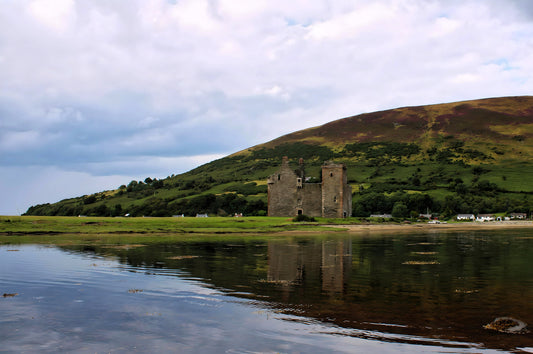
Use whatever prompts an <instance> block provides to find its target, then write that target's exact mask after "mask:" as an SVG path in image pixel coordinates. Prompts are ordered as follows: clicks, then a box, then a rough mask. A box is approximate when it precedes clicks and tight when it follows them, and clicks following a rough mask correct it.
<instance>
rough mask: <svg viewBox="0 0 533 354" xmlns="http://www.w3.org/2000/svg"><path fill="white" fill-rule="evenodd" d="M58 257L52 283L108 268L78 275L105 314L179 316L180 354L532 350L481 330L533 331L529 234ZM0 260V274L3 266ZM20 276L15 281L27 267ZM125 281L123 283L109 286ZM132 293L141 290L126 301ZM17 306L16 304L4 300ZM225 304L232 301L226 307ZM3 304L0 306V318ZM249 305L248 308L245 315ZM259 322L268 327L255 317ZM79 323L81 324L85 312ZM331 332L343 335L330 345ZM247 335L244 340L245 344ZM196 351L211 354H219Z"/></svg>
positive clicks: (193, 246) (15, 277)
mask: <svg viewBox="0 0 533 354" xmlns="http://www.w3.org/2000/svg"><path fill="white" fill-rule="evenodd" d="M61 249H62V250H64V251H67V253H65V255H68V262H67V261H65V264H64V265H65V268H64V269H63V268H61V270H60V271H57V270H55V272H56V273H55V274H56V276H58V278H57V279H54V282H55V283H56V284H60V285H61V284H62V282H64V281H65V279H69V278H72V277H75V276H74V275H76V276H80V273H79V272H77V271H78V270H79V269H78V268H80V267H77V266H75V265H76V264H77V263H80V262H81V263H83V262H85V263H87V262H88V263H89V264H91V263H90V262H94V259H96V260H99V261H104V260H106V262H110V264H111V265H110V266H109V268H105V267H102V266H94V267H91V269H90V272H88V273H85V272H87V269H86V268H84V267H83V266H81V269H83V272H82V273H81V275H83V277H85V278H86V279H85V280H84V283H90V284H92V286H93V287H94V289H93V290H94V291H95V292H101V293H102V295H104V296H105V297H100V298H105V299H106V302H107V305H105V304H104V306H107V307H109V308H113V307H114V306H115V307H120V306H119V305H118V304H122V303H123V302H124V301H125V299H127V300H128V301H129V300H131V299H135V300H138V301H139V302H136V305H135V306H142V308H143V309H145V311H146V312H147V313H152V314H158V313H163V314H169V313H170V314H172V316H174V317H175V318H178V317H179V319H178V320H177V321H178V322H175V323H173V324H172V323H166V322H165V325H168V326H170V327H171V328H181V330H182V331H183V333H186V335H187V336H190V337H191V338H192V337H195V339H191V338H189V339H190V340H188V341H184V340H183V339H181V341H182V342H184V343H185V342H186V343H187V348H188V349H191V348H195V349H197V348H198V346H196V344H195V340H198V341H202V340H201V339H199V338H198V335H194V334H193V333H194V331H201V332H206V333H208V332H209V333H211V334H212V333H214V332H217V333H219V335H220V336H222V337H224V338H225V339H224V340H226V341H227V340H229V338H230V337H231V336H230V335H228V333H227V332H228V330H229V331H233V330H235V331H237V332H241V333H242V335H241V336H240V337H239V339H238V340H237V339H235V340H236V341H238V342H239V346H238V347H235V346H230V347H231V348H233V349H235V348H240V349H239V350H240V351H243V350H242V349H243V348H255V346H254V345H252V344H251V343H255V342H261V343H263V346H262V347H261V348H262V349H261V350H263V351H272V350H277V351H282V352H283V351H285V352H287V351H295V348H299V347H298V346H297V343H304V344H302V345H304V346H306V350H304V349H298V350H300V351H313V348H314V351H316V352H320V351H323V350H326V348H327V349H328V350H339V351H344V350H345V351H348V352H353V350H350V349H354V348H352V347H349V346H348V347H347V348H348V350H346V349H345V348H346V347H344V345H347V344H349V345H352V346H356V347H357V349H358V350H362V351H364V350H363V348H366V349H368V348H367V347H366V346H367V345H370V346H371V347H372V345H371V344H369V342H368V341H367V340H368V339H371V340H372V341H371V342H372V343H374V342H376V343H379V345H380V348H381V349H380V350H381V351H397V350H398V351H401V350H404V351H412V350H420V351H442V350H451V351H453V352H456V351H463V352H465V351H470V350H471V349H472V350H473V351H476V352H477V351H480V348H495V349H500V350H501V349H504V350H518V349H517V348H522V349H523V350H526V349H527V348H529V350H532V351H533V338H532V335H531V333H527V334H522V335H511V334H504V333H499V332H495V331H489V330H486V329H484V328H483V325H485V324H487V323H489V322H491V321H492V320H494V319H495V318H497V317H504V316H511V317H514V318H518V319H520V320H521V321H524V322H526V323H530V324H531V323H533V308H532V307H531V306H530V303H531V301H532V300H533V264H532V263H533V259H532V258H531V257H530V255H531V253H532V251H533V238H532V237H531V232H530V231H513V232H512V233H510V232H509V233H506V234H498V233H494V232H492V233H491V232H470V233H448V234H435V233H433V234H419V235H402V236H339V235H335V236H324V237H287V238H280V237H276V238H272V239H268V240H266V241H265V239H254V238H251V237H249V236H247V237H242V238H239V237H236V238H235V239H232V240H231V241H227V239H226V240H223V241H217V240H216V239H209V241H205V240H203V241H197V242H183V243H168V244H164V243H163V244H148V245H146V246H140V245H129V246H128V245H126V246H124V245H120V246H110V245H108V246H86V245H79V246H61ZM0 250H1V249H0ZM16 253H22V254H24V252H13V254H10V256H14V255H15V254H16ZM4 254H6V253H4ZM4 254H3V255H2V257H3V256H4ZM36 255H37V256H35V255H32V257H38V258H39V259H40V260H46V257H45V256H44V254H43V251H39V252H37V251H36ZM80 255H81V256H82V258H80ZM2 259H3V258H0V263H2V262H7V261H5V260H4V261H2ZM116 261H118V265H117V263H115V262H116ZM29 263H31V262H29ZM85 263H84V264H85ZM7 264H8V265H9V264H10V263H7ZM0 266H2V264H0ZM18 266H20V269H22V270H23V269H24V266H25V265H24V264H22V265H21V264H19V265H18ZM26 266H28V265H26ZM6 269H7V268H6ZM9 269H10V272H9V274H11V275H5V276H3V278H0V281H2V282H5V281H6V279H7V280H9V281H11V283H12V284H11V285H13V287H12V288H10V289H6V290H5V291H4V292H8V291H9V292H11V291H12V292H18V293H21V294H22V291H21V290H20V289H18V288H16V285H17V284H18V285H20V284H19V282H20V279H21V278H24V279H25V280H24V281H25V282H27V283H28V284H32V282H33V281H34V280H32V275H31V274H29V273H28V272H25V273H22V272H21V271H19V268H15V267H14V266H13V265H10V268H9ZM104 269H107V271H104ZM40 271H44V270H43V269H41V270H40ZM124 271H126V273H127V274H131V275H129V276H128V277H123V276H118V277H117V275H119V274H120V275H123V274H124ZM117 272H118V273H117ZM6 274H7V273H6ZM73 274H74V275H73ZM111 275H112V276H111ZM47 276H49V275H47ZM130 276H132V277H135V282H134V283H131V282H130V283H128V285H125V284H124V285H125V286H122V287H120V285H121V284H120V281H118V280H119V279H124V278H126V279H127V278H129V277H130ZM169 276H170V277H169ZM39 279H42V277H41V278H39ZM35 281H37V280H35ZM39 281H43V280H39ZM67 283H68V282H67ZM69 286H71V285H69ZM193 288H194V290H191V289H193ZM117 289H118V290H117ZM131 289H136V290H139V291H138V292H136V291H130V292H129V291H128V290H131ZM140 290H142V291H140ZM22 295H23V294H22ZM228 295H229V296H230V297H229V298H228ZM58 296H60V295H58ZM63 297H64V295H63ZM93 297H95V298H97V299H98V294H97V293H96V294H92V296H88V297H86V298H84V299H82V300H83V301H85V302H90V303H91V304H93V303H97V301H96V300H95V299H94V298H93ZM17 298H20V299H22V298H23V296H18V297H16V298H14V299H11V300H15V299H17ZM230 298H231V299H233V300H231V301H230V302H228V299H230ZM169 299H174V301H173V302H169ZM104 303H105V302H104ZM5 304H6V302H3V303H2V302H0V311H1V310H2V309H4V308H3V307H2V305H5ZM228 304H233V305H231V306H229V305H228ZM213 305H214V306H213ZM243 305H244V307H242V306H243ZM249 306H252V307H254V309H253V310H252V311H253V312H250V310H249ZM229 307H231V308H229ZM58 308H59V307H58ZM222 308H223V309H224V310H223V311H222V310H220V309H222ZM246 308H247V309H246ZM257 308H259V310H258V309H257ZM130 310H131V308H130ZM56 311H59V310H58V309H56ZM174 311H176V312H174ZM265 311H266V312H265ZM114 313H115V314H117V316H119V321H123V322H124V323H129V322H128V321H129V319H128V318H127V317H126V318H124V314H123V312H121V311H114ZM251 313H253V314H254V315H251ZM263 313H266V314H267V315H266V319H267V320H268V321H267V322H268V326H267V325H265V324H264V323H263V322H261V321H258V320H257V318H256V317H257V316H258V315H259V316H262V314H263ZM119 314H120V315H119ZM184 314H186V315H184ZM84 316H90V311H88V312H87V313H86V314H85V315H84ZM129 316H130V317H131V316H133V318H135V315H131V314H130V315H129ZM198 316H200V317H198ZM250 316H252V317H253V318H250ZM254 316H256V317H254ZM104 317H105V316H104ZM163 317H164V316H163ZM274 317H275V318H276V319H283V323H284V324H283V325H280V324H276V325H275V327H276V329H273V328H271V327H269V326H272V324H273V322H272V321H273V318H274ZM156 318H157V316H156ZM106 320H110V319H109V318H106ZM65 321H67V320H66V319H65ZM111 321H113V320H111ZM198 321H200V322H198ZM152 322H153V321H152ZM158 322H159V320H158ZM276 323H277V322H276ZM121 324H122V325H123V323H122V322H121ZM187 324H189V326H193V327H194V330H193V331H192V332H191V331H187V330H185V328H187ZM147 326H148V324H147ZM286 326H288V327H290V328H291V329H288V327H286ZM291 326H292V327H291ZM294 326H296V327H294ZM147 328H150V327H147ZM280 328H283V329H280ZM137 330H138V329H137V328H135V329H132V332H133V333H135V331H137ZM147 330H148V332H150V331H151V330H149V329H147ZM170 330H171V329H170ZM158 331H161V332H162V336H163V337H164V336H165V335H168V333H167V331H169V329H162V328H160V327H158ZM287 331H288V332H287ZM152 332H153V331H152ZM165 333H167V334H165ZM283 333H290V336H289V337H288V336H287V335H284V334H283ZM304 333H305V335H304ZM317 333H322V335H321V336H319V337H320V338H319V339H318V337H315V336H314V335H315V334H317ZM333 333H336V334H338V335H342V336H341V337H339V336H331V334H333ZM122 335H123V334H122ZM317 335H318V334H317ZM324 335H325V337H324ZM0 336H1V335H0ZM246 336H248V337H249V339H247V340H245V339H243V338H244V337H246ZM158 338H159V337H158ZM269 338H270V339H269ZM0 339H1V337H0ZM346 341H347V342H346ZM354 341H355V342H354ZM165 343H166V342H165ZM387 343H389V344H387ZM415 344H416V346H413V345H415ZM165 345H171V344H169V343H166V344H165ZM406 345H407V346H408V347H405V346H406ZM421 345H423V346H421ZM427 345H431V346H432V347H428V346H427ZM443 346H444V347H448V349H443V348H442V347H443ZM225 348H226V349H228V348H229V347H225ZM302 348H303V347H302ZM317 348H321V349H322V350H319V349H317ZM406 348H409V349H406ZM433 348H434V349H433ZM439 348H440V349H439ZM450 348H452V349H450ZM203 349H204V351H208V352H209V351H211V352H213V351H217V349H220V347H219V346H216V345H214V346H204V348H203ZM233 349H232V350H233ZM255 349H256V348H255ZM255 349H254V350H255ZM374 349H375V348H374ZM228 350H229V349H228ZM247 350H248V349H247Z"/></svg>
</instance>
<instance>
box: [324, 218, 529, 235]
mask: <svg viewBox="0 0 533 354" xmlns="http://www.w3.org/2000/svg"><path fill="white" fill-rule="evenodd" d="M324 226H329V227H332V228H342V229H346V230H345V231H346V232H350V233H366V232H372V233H388V232H401V233H404V232H426V231H474V230H505V229H528V228H530V229H533V221H491V222H475V221H474V222H459V223H450V224H427V223H426V224H423V223H413V224H386V223H384V224H368V225H360V224H359V225H324Z"/></svg>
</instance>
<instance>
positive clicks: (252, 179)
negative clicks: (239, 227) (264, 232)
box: [26, 96, 533, 216]
mask: <svg viewBox="0 0 533 354" xmlns="http://www.w3.org/2000/svg"><path fill="white" fill-rule="evenodd" d="M282 156H288V157H289V159H290V161H291V163H292V164H294V166H295V168H296V165H297V161H298V159H299V158H304V160H305V169H306V175H307V176H309V177H312V178H313V180H314V181H319V180H320V175H319V171H320V166H321V164H322V163H323V162H324V161H325V160H335V161H336V162H343V163H345V164H346V165H347V167H348V178H349V183H350V184H351V185H352V188H353V192H354V198H353V200H354V208H353V210H354V216H368V215H370V214H371V213H372V214H374V213H392V212H393V211H394V212H395V214H396V215H398V216H410V215H411V214H412V215H414V214H418V213H425V212H426V211H427V210H429V211H430V212H433V213H440V214H441V215H442V216H451V215H454V214H457V213H492V212H532V211H533V198H532V195H533V183H531V182H530V178H529V176H531V174H532V173H533V97H529V96H528V97H504V98H492V99H485V100H476V101H467V102H458V103H448V104H439V105H430V106H420V107H406V108H398V109H392V110H388V111H383V112H374V113H368V114H362V115H358V116H354V117H348V118H344V119H339V120H336V121H333V122H330V123H328V124H325V125H323V126H320V127H315V128H310V129H305V130H301V131H298V132H295V133H292V134H288V135H285V136H282V137H280V138H278V139H275V140H273V141H270V142H267V143H265V144H261V145H257V146H254V147H251V148H249V149H246V150H243V151H240V152H238V153H235V154H233V155H231V156H228V157H225V158H222V159H219V160H215V161H212V162H210V163H207V164H205V165H202V166H200V167H198V168H196V169H193V170H191V171H189V172H187V173H183V174H180V175H177V176H174V175H173V176H170V177H167V178H165V179H161V180H158V179H152V178H149V177H148V178H146V179H145V180H144V181H131V182H129V183H128V184H127V185H122V186H120V187H119V188H118V189H116V190H113V191H104V192H99V193H95V194H92V195H86V196H82V197H78V198H72V199H66V200H63V201H60V202H58V203H54V204H42V205H35V206H32V207H30V208H29V209H28V211H27V212H26V214H27V215H89V216H119V215H125V214H129V215H132V216H142V215H145V216H171V215H176V214H178V215H181V214H185V215H192V216H194V215H196V214H197V213H209V214H211V215H220V216H226V215H233V214H234V213H243V214H244V215H259V216H260V215H266V211H267V186H266V178H267V177H268V176H269V175H270V174H272V173H274V172H275V171H276V170H277V169H278V168H279V166H280V163H281V158H282Z"/></svg>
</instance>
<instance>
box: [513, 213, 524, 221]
mask: <svg viewBox="0 0 533 354" xmlns="http://www.w3.org/2000/svg"><path fill="white" fill-rule="evenodd" d="M509 217H510V218H511V220H514V219H519V220H525V219H527V214H526V213H510V214H509Z"/></svg>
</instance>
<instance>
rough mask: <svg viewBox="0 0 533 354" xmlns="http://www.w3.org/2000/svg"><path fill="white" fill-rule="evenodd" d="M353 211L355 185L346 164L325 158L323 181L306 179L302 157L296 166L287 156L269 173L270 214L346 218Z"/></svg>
mask: <svg viewBox="0 0 533 354" xmlns="http://www.w3.org/2000/svg"><path fill="white" fill-rule="evenodd" d="M351 214H352V187H351V186H350V185H349V184H348V182H347V176H346V166H345V165H344V164H335V163H333V162H330V161H326V162H325V163H324V164H323V165H322V182H320V183H307V182H306V179H305V171H304V164H303V159H300V162H299V166H298V168H297V169H296V170H293V169H292V168H291V167H290V166H289V159H288V157H287V156H284V157H283V160H282V163H281V168H280V169H279V171H278V172H277V173H275V174H273V175H271V176H270V177H268V216H296V215H308V216H322V217H327V218H345V217H348V216H350V215H351Z"/></svg>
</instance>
